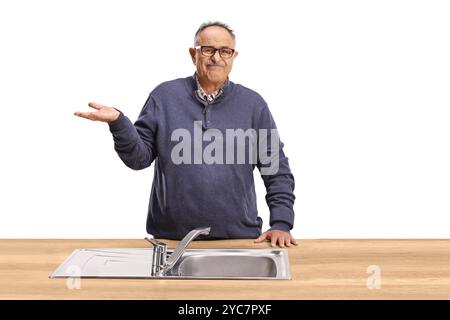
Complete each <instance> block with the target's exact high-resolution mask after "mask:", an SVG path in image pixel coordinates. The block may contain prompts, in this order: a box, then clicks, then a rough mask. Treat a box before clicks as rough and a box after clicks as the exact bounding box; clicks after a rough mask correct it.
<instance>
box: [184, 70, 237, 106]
mask: <svg viewBox="0 0 450 320" xmlns="http://www.w3.org/2000/svg"><path fill="white" fill-rule="evenodd" d="M196 77H197V73H196V72H195V73H194V74H193V75H192V76H191V77H189V82H190V84H191V87H192V91H193V94H194V96H195V97H196V98H197V99H198V96H197V93H196V92H197V91H198V89H199V88H198V86H197V80H196ZM232 88H233V82H232V81H230V80H229V77H227V80H226V81H225V84H224V85H223V87H222V88H220V89H219V90H221V91H222V93H221V94H220V95H219V96H217V97H216V99H215V100H214V101H213V102H212V104H214V103H216V102H218V101H220V100H221V99H222V98H223V97H226V96H227V94H229V93H230V92H231V89H232Z"/></svg>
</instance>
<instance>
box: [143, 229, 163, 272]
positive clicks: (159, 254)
mask: <svg viewBox="0 0 450 320" xmlns="http://www.w3.org/2000/svg"><path fill="white" fill-rule="evenodd" d="M145 240H147V241H148V242H150V243H151V244H152V245H153V255H152V269H151V275H152V276H155V275H159V274H160V273H161V271H162V269H163V268H164V266H165V264H166V259H167V245H166V244H165V243H164V242H161V241H158V240H156V239H155V238H152V239H150V238H145Z"/></svg>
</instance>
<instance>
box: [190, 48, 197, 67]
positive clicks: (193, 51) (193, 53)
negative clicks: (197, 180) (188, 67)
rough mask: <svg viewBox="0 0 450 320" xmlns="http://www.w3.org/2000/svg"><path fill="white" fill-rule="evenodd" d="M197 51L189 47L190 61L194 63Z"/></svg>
mask: <svg viewBox="0 0 450 320" xmlns="http://www.w3.org/2000/svg"><path fill="white" fill-rule="evenodd" d="M196 53H197V50H195V48H189V54H190V55H191V59H192V63H193V64H194V65H195V64H196V59H195V54H196Z"/></svg>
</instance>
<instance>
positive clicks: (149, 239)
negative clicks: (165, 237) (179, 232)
mask: <svg viewBox="0 0 450 320" xmlns="http://www.w3.org/2000/svg"><path fill="white" fill-rule="evenodd" d="M145 240H147V241H148V242H150V243H151V244H152V245H153V247H165V246H166V244H165V243H164V242H161V241H158V240H156V239H155V238H145Z"/></svg>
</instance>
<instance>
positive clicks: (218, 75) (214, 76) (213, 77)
mask: <svg viewBox="0 0 450 320" xmlns="http://www.w3.org/2000/svg"><path fill="white" fill-rule="evenodd" d="M207 78H208V81H210V82H213V83H219V82H224V81H225V80H226V79H227V77H226V76H225V75H224V74H223V72H214V71H210V72H208V75H207Z"/></svg>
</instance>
